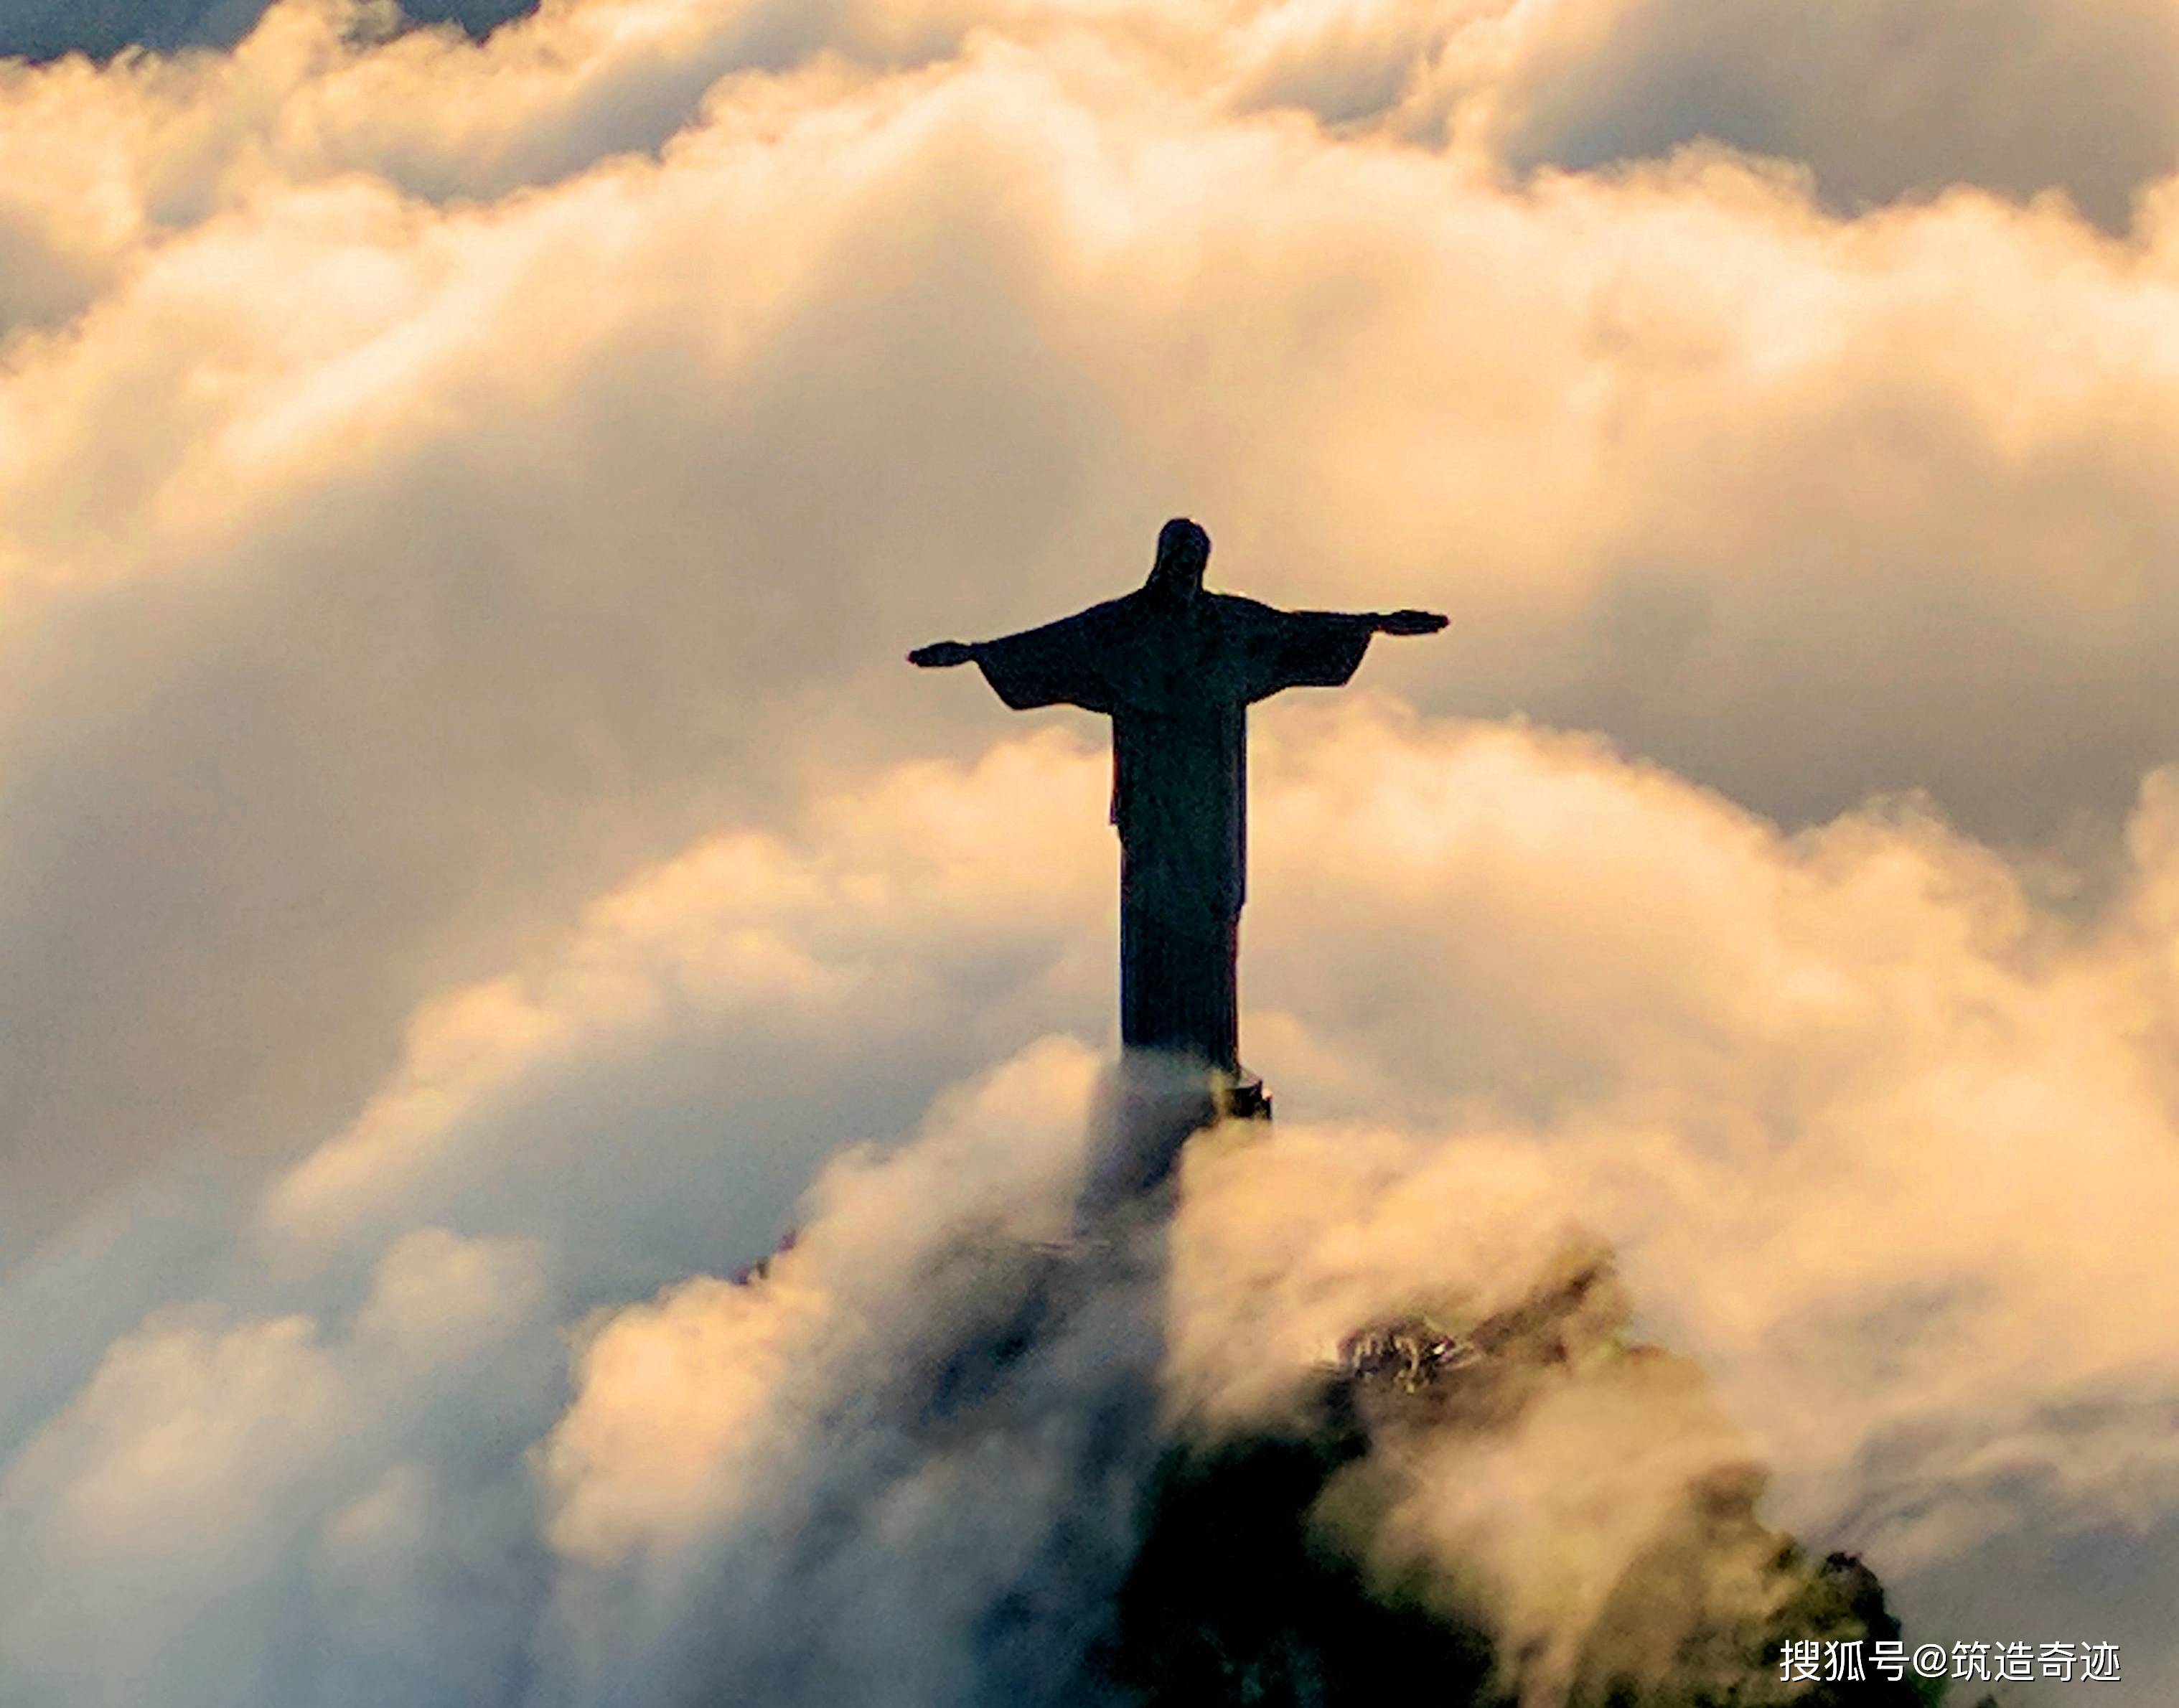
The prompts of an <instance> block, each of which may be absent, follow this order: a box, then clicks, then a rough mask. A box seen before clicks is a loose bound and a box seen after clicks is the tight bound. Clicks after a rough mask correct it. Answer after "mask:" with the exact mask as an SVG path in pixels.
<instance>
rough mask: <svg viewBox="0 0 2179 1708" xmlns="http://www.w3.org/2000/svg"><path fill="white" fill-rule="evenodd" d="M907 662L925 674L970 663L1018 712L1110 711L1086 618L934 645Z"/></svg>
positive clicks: (920, 649)
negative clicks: (1048, 708) (1070, 708)
mask: <svg viewBox="0 0 2179 1708" xmlns="http://www.w3.org/2000/svg"><path fill="white" fill-rule="evenodd" d="M908 662H909V663H910V664H915V665H920V666H921V667H923V668H925V669H926V670H945V669H949V668H951V667H952V666H954V665H957V664H974V665H975V666H977V667H979V668H980V669H981V670H982V671H983V673H984V679H985V681H986V682H988V683H990V684H991V687H992V688H993V689H994V690H996V693H997V694H998V696H999V698H1000V699H1001V700H1004V701H1005V702H1006V703H1007V705H1008V706H1011V707H1013V709H1014V710H1015V711H1031V710H1034V709H1035V707H1037V706H1081V707H1082V708H1083V709H1084V711H1111V709H1112V696H1111V689H1109V688H1107V687H1106V684H1105V678H1104V675H1103V673H1101V672H1100V670H1099V669H1098V668H1097V663H1096V657H1095V647H1094V645H1092V644H1091V640H1090V629H1089V625H1088V623H1087V621H1086V618H1085V617H1062V618H1060V620H1059V621H1058V622H1057V623H1046V624H1044V625H1043V626H1042V627H1041V628H1038V629H1024V630H1023V631H1022V632H1021V633H1020V634H1002V635H1000V636H999V637H998V638H997V639H996V640H935V641H933V642H932V643H931V644H930V645H928V646H919V647H917V648H916V649H915V651H913V652H911V653H909V654H908Z"/></svg>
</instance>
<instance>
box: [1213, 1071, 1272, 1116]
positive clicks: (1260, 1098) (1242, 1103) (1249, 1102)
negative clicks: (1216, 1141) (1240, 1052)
mask: <svg viewBox="0 0 2179 1708" xmlns="http://www.w3.org/2000/svg"><path fill="white" fill-rule="evenodd" d="M1218 1102H1219V1104H1220V1107H1219V1109H1218V1114H1219V1115H1220V1116H1221V1117H1222V1118H1224V1119H1226V1120H1228V1121H1268V1120H1270V1119H1271V1090H1270V1088H1269V1087H1267V1086H1266V1085H1265V1084H1264V1082H1263V1081H1262V1080H1261V1079H1259V1078H1258V1077H1257V1076H1256V1075H1255V1074H1251V1073H1250V1072H1249V1070H1248V1069H1247V1068H1243V1069H1242V1070H1241V1077H1240V1078H1239V1079H1236V1080H1235V1081H1234V1082H1233V1083H1232V1085H1228V1086H1226V1087H1224V1088H1222V1095H1221V1096H1219V1098H1218Z"/></svg>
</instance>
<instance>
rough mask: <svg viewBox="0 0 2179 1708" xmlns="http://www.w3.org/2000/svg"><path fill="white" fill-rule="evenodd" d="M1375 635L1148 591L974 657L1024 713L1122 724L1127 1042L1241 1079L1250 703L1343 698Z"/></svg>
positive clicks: (1115, 728)
mask: <svg viewBox="0 0 2179 1708" xmlns="http://www.w3.org/2000/svg"><path fill="white" fill-rule="evenodd" d="M1373 632H1374V628H1373V625H1372V623H1371V621H1370V619H1369V618H1364V617H1355V616H1348V615H1345V614H1343V613H1341V612H1325V611H1278V610H1274V609H1273V608H1272V607H1270V606H1268V605H1260V604H1258V603H1257V602H1256V601H1254V600H1253V599H1240V598H1236V597H1234V596H1232V595H1230V594H1224V593H1204V594H1199V595H1198V596H1195V597H1194V598H1193V599H1191V600H1188V601H1185V602H1183V601H1176V600H1173V599H1172V598H1170V597H1167V596H1161V595H1159V594H1157V593H1154V592H1152V591H1150V590H1148V589H1143V590H1138V591H1136V592H1133V593H1130V594H1128V595H1127V596H1125V597H1123V598H1119V599H1114V600H1110V601H1106V603H1104V604H1102V605H1094V606H1092V607H1090V609H1089V610H1087V611H1084V612H1080V613H1079V615H1077V616H1073V617H1068V618H1062V619H1061V620H1060V621H1058V622H1057V623H1046V624H1045V625H1044V626H1043V627H1042V628H1040V629H1026V630H1024V632H1022V633H1021V634H1010V635H1007V636H1006V637H1005V638H1004V639H1002V640H987V641H985V642H984V643H982V644H981V645H980V646H979V647H978V648H977V651H976V662H978V664H979V665H980V666H981V667H982V669H983V672H984V676H985V680H987V681H988V682H989V683H990V684H991V687H992V688H993V689H995V690H996V692H997V694H998V696H999V698H1000V699H1001V700H1004V701H1005V702H1006V703H1007V705H1008V706H1011V707H1013V709H1014V710H1015V711H1028V710H1030V709H1032V708H1034V707H1036V706H1081V707H1082V708H1084V710H1085V711H1096V712H1102V713H1103V714H1105V715H1106V717H1110V718H1111V720H1112V822H1113V824H1114V825H1115V826H1116V827H1117V828H1118V831H1119V833H1120V1036H1121V1040H1122V1042H1123V1043H1125V1044H1127V1045H1128V1046H1131V1047H1134V1048H1143V1049H1166V1050H1173V1051H1177V1052H1183V1053H1185V1054H1188V1055H1192V1056H1194V1057H1197V1058H1198V1059H1199V1060H1201V1061H1203V1062H1205V1063H1209V1064H1210V1065H1211V1066H1213V1067H1216V1068H1223V1069H1224V1070H1225V1071H1226V1072H1227V1073H1228V1074H1238V1071H1239V1068H1240V1063H1239V1059H1238V1056H1239V1031H1240V1020H1239V1006H1238V986H1237V972H1236V961H1237V958H1238V925H1239V921H1240V916H1241V903H1242V902H1243V899H1244V898H1245V896H1246V892H1247V881H1248V815H1249V776H1248V764H1249V741H1248V716H1249V705H1250V704H1251V703H1252V702H1253V701H1255V700H1263V699H1265V698H1267V697H1269V696H1270V695H1274V694H1276V693H1278V692H1279V691H1280V690H1281V689H1287V688H1336V687H1339V686H1340V685H1341V684H1343V683H1345V682H1346V681H1347V678H1349V677H1351V676H1353V673H1354V671H1355V667H1357V666H1358V665H1359V664H1360V663H1361V662H1362V655H1363V654H1364V652H1365V651H1367V650H1368V648H1369V637H1370V635H1371V634H1372V633H1373Z"/></svg>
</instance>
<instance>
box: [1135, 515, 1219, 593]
mask: <svg viewBox="0 0 2179 1708" xmlns="http://www.w3.org/2000/svg"><path fill="white" fill-rule="evenodd" d="M1209 562H1210V535H1208V534H1206V533H1205V532H1204V531H1203V529H1202V528H1201V526H1200V525H1199V524H1196V523H1194V522H1191V521H1189V520H1188V518H1187V517H1185V516H1176V517H1174V518H1173V519H1172V520H1171V521H1170V522H1168V523H1166V524H1165V526H1164V527H1162V528H1161V529H1159V530H1158V543H1157V562H1156V563H1154V564H1152V565H1151V566H1150V579H1149V580H1148V581H1147V582H1145V583H1144V585H1145V586H1147V587H1149V588H1150V590H1151V591H1153V592H1156V593H1163V594H1166V595H1167V596H1172V597H1175V598H1180V599H1193V598H1194V596H1196V595H1197V594H1199V593H1200V592H1201V591H1202V590H1203V567H1204V565H1205V564H1206V563H1209Z"/></svg>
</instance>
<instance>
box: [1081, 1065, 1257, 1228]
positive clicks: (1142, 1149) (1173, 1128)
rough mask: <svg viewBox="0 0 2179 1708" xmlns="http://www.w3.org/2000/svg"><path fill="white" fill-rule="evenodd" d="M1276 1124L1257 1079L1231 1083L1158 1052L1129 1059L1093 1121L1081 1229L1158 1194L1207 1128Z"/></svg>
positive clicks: (1114, 1076)
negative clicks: (1232, 1123) (1186, 1148)
mask: <svg viewBox="0 0 2179 1708" xmlns="http://www.w3.org/2000/svg"><path fill="white" fill-rule="evenodd" d="M1224 1121H1251V1122H1254V1121H1260V1122H1263V1123H1266V1124H1268V1123H1270V1121H1271V1093H1270V1092H1269V1091H1268V1090H1265V1087H1264V1082H1263V1081H1262V1080H1261V1079H1259V1078H1257V1077H1256V1075H1254V1074H1249V1073H1243V1074H1242V1075H1241V1076H1240V1078H1239V1079H1227V1076H1226V1075H1225V1074H1221V1073H1218V1072H1216V1071H1214V1070H1209V1069H1205V1068H1203V1067H1202V1066H1200V1065H1199V1064H1191V1063H1188V1062H1187V1061H1186V1060H1184V1059H1182V1058H1178V1057H1171V1056H1166V1055H1162V1054H1160V1053H1157V1052H1150V1051H1130V1052H1127V1053H1125V1054H1123V1055H1122V1057H1121V1058H1120V1062H1119V1064H1118V1066H1117V1068H1116V1069H1115V1070H1114V1072H1113V1073H1112V1074H1111V1077H1110V1078H1109V1079H1107V1080H1106V1086H1105V1090H1103V1092H1102V1093H1101V1094H1100V1096H1099V1098H1098V1107H1097V1112H1096V1113H1095V1117H1094V1118H1093V1119H1092V1122H1091V1134H1090V1168H1089V1174H1088V1178H1087V1179H1086V1180H1085V1181H1084V1185H1083V1192H1082V1198H1081V1200H1080V1203H1079V1206H1078V1211H1077V1216H1076V1221H1077V1223H1078V1225H1079V1226H1084V1227H1086V1226H1087V1225H1088V1224H1089V1223H1090V1222H1091V1221H1093V1220H1095V1218H1096V1217H1097V1216H1100V1215H1101V1214H1102V1213H1103V1212H1104V1211H1107V1210H1109V1209H1111V1207H1113V1206H1114V1205H1119V1204H1121V1203H1123V1202H1125V1201H1127V1200H1130V1199H1134V1198H1139V1197H1142V1196H1144V1195H1147V1194H1149V1193H1150V1192H1151V1191H1153V1190H1154V1189H1155V1188H1157V1187H1158V1186H1159V1185H1161V1184H1162V1183H1163V1182H1164V1181H1166V1179H1167V1178H1169V1177H1170V1176H1171V1174H1172V1170H1173V1165H1174V1164H1175V1163H1177V1162H1178V1161H1179V1160H1180V1153H1181V1150H1182V1147H1183V1146H1184V1145H1186V1144H1187V1143H1188V1140H1190V1139H1192V1138H1194V1136H1195V1134H1198V1133H1200V1132H1202V1131H1204V1130H1205V1129H1206V1128H1210V1127H1216V1126H1217V1125H1218V1124H1219V1123H1221V1122H1224Z"/></svg>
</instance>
